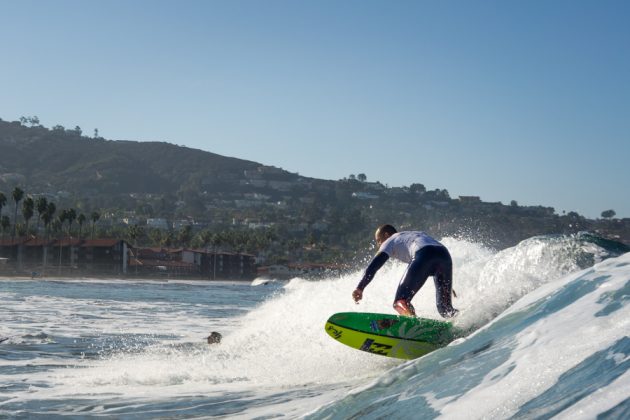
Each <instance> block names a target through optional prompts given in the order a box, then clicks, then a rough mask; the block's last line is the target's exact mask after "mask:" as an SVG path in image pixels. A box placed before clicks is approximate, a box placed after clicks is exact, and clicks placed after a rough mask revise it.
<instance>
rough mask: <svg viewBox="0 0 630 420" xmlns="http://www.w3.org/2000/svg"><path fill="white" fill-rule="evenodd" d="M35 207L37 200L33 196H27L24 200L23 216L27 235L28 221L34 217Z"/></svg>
mask: <svg viewBox="0 0 630 420" xmlns="http://www.w3.org/2000/svg"><path fill="white" fill-rule="evenodd" d="M34 208H35V202H34V201H33V199H32V198H31V197H26V198H25V199H24V201H23V202H22V216H24V222H25V226H26V236H28V223H29V221H30V220H31V218H32V217H33V214H34Z"/></svg>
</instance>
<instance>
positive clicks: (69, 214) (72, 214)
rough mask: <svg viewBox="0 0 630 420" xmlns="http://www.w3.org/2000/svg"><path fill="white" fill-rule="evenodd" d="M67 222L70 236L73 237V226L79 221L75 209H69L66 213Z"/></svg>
mask: <svg viewBox="0 0 630 420" xmlns="http://www.w3.org/2000/svg"><path fill="white" fill-rule="evenodd" d="M66 220H67V221H68V236H70V237H72V224H73V223H74V221H75V220H77V212H76V210H75V209H68V211H67V212H66Z"/></svg>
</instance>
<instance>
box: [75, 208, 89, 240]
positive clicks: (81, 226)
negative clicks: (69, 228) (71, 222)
mask: <svg viewBox="0 0 630 420" xmlns="http://www.w3.org/2000/svg"><path fill="white" fill-rule="evenodd" d="M86 220H87V217H85V214H83V213H81V214H79V217H77V222H78V223H79V239H81V231H82V230H83V223H85V221H86Z"/></svg>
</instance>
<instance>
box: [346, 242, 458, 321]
mask: <svg viewBox="0 0 630 420" xmlns="http://www.w3.org/2000/svg"><path fill="white" fill-rule="evenodd" d="M388 259H389V255H388V254H387V253H386V252H383V251H380V252H379V253H377V254H376V255H375V256H374V258H373V259H372V261H371V262H370V264H369V265H368V267H367V268H366V270H365V274H364V275H363V278H362V279H361V281H360V282H359V285H358V286H357V288H358V289H360V290H363V289H364V288H365V287H366V286H367V285H368V284H369V283H370V281H372V279H373V278H374V275H375V274H376V272H377V271H378V270H379V269H380V268H381V267H382V266H383V264H385V262H386V261H387V260H388ZM429 276H433V281H434V282H435V291H436V305H437V309H438V312H439V313H440V315H442V316H443V317H451V316H453V314H454V313H455V312H456V310H454V309H453V305H452V302H451V293H452V291H453V262H452V260H451V255H450V254H449V252H448V250H447V249H446V247H445V246H443V245H441V244H438V245H425V246H423V247H422V248H420V249H419V250H418V251H416V252H415V253H414V255H413V257H412V258H411V261H410V262H409V265H408V266H407V270H406V271H405V274H404V275H403V277H402V279H401V280H400V283H399V284H398V290H396V297H395V298H394V302H397V301H399V300H405V301H406V302H407V303H410V302H411V299H412V298H413V297H414V296H415V294H416V293H417V292H418V290H420V288H421V287H422V286H423V285H424V283H425V282H426V280H427V278H428V277H429Z"/></svg>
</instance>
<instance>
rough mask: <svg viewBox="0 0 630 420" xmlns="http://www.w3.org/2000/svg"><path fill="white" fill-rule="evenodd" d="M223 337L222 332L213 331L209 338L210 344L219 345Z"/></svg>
mask: <svg viewBox="0 0 630 420" xmlns="http://www.w3.org/2000/svg"><path fill="white" fill-rule="evenodd" d="M222 338H223V336H222V335H221V333H220V332H216V331H212V332H211V333H210V335H209V336H208V339H207V340H208V344H219V343H220V342H221V339H222Z"/></svg>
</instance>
